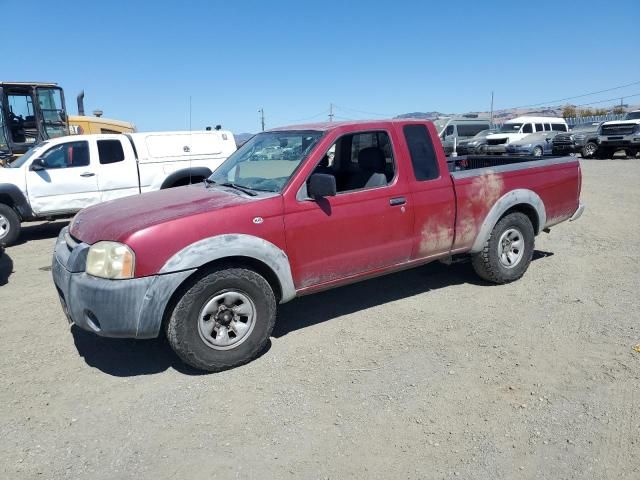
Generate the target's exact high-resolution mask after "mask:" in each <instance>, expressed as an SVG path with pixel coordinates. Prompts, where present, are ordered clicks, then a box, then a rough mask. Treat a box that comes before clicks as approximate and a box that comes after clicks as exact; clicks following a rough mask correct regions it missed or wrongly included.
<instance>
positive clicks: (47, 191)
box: [26, 140, 100, 215]
mask: <svg viewBox="0 0 640 480" xmlns="http://www.w3.org/2000/svg"><path fill="white" fill-rule="evenodd" d="M39 158H40V159H42V161H43V163H44V169H43V170H31V167H30V168H29V169H28V170H27V172H26V177H27V178H26V180H27V193H28V195H29V203H30V204H31V208H32V209H33V211H34V212H35V213H36V214H37V215H46V214H57V213H73V212H76V211H78V210H81V209H83V208H85V207H88V206H90V205H93V204H95V203H98V202H99V201H100V197H99V195H98V182H97V179H96V172H95V166H94V165H92V162H91V161H90V150H89V142H88V141H86V140H80V141H70V142H64V143H58V144H56V145H54V146H52V147H50V148H49V149H48V150H46V151H45V152H44V153H43V154H42V155H40V157H39ZM32 163H33V161H32Z"/></svg>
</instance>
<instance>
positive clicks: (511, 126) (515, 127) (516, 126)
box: [500, 123, 522, 133]
mask: <svg viewBox="0 0 640 480" xmlns="http://www.w3.org/2000/svg"><path fill="white" fill-rule="evenodd" d="M520 127H522V124H521V123H505V124H504V125H502V127H500V133H517V132H518V131H519V130H520Z"/></svg>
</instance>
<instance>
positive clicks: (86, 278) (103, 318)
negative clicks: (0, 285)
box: [52, 229, 195, 338]
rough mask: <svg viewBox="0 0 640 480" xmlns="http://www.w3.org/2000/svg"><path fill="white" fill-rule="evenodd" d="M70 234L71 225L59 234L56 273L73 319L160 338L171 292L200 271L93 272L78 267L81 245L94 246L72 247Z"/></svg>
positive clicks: (103, 330) (115, 333)
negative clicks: (118, 275) (123, 275)
mask: <svg viewBox="0 0 640 480" xmlns="http://www.w3.org/2000/svg"><path fill="white" fill-rule="evenodd" d="M65 234H66V229H64V230H63V231H62V232H61V233H60V236H59V237H58V242H57V243H56V250H55V252H54V255H53V265H52V273H53V282H54V283H55V286H56V289H57V290H58V294H59V295H60V302H61V303H62V309H63V310H64V312H65V314H66V316H67V318H68V320H69V322H70V323H73V324H75V325H77V326H78V327H80V328H82V329H84V330H88V331H90V332H94V333H96V334H98V335H101V336H104V337H130V338H154V337H157V336H158V333H159V332H160V326H161V325H162V318H163V315H164V312H165V309H166V307H167V304H168V303H169V300H170V299H171V296H172V295H173V293H174V292H175V291H176V289H177V288H178V287H179V286H180V285H181V284H182V282H184V280H185V279H186V278H187V277H189V275H191V274H192V273H193V272H194V271H195V270H186V271H181V272H175V273H168V274H164V275H154V276H150V277H143V278H134V279H130V280H107V279H103V278H97V277H93V276H91V275H87V274H86V273H84V271H73V270H74V269H77V268H78V266H77V262H75V263H76V264H74V258H75V257H78V255H77V254H76V253H75V252H76V250H77V251H80V252H82V251H83V249H84V250H86V249H87V247H88V246H87V245H86V244H77V245H76V246H75V247H74V248H73V249H72V250H70V249H69V247H68V246H67V242H66V241H65ZM85 257H86V254H85ZM67 262H70V263H67Z"/></svg>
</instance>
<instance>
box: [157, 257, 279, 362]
mask: <svg viewBox="0 0 640 480" xmlns="http://www.w3.org/2000/svg"><path fill="white" fill-rule="evenodd" d="M275 319H276V300H275V295H274V293H273V289H272V288H271V286H270V285H269V283H268V282H267V281H266V280H265V279H264V277H262V276H261V275H259V274H258V273H256V272H254V271H252V270H248V269H244V268H228V269H222V270H215V271H209V272H205V273H204V274H202V275H200V276H199V277H197V278H196V279H195V280H194V281H192V283H191V284H190V286H188V288H187V290H186V291H185V292H184V294H183V295H182V297H181V298H180V299H179V300H178V302H177V304H176V306H175V308H174V310H173V313H172V315H171V318H170V319H169V322H168V324H167V330H166V332H167V338H168V340H169V344H170V345H171V347H172V348H173V350H174V351H175V352H176V353H177V354H178V356H179V357H180V358H181V359H182V360H183V361H184V362H185V363H187V364H189V365H191V366H192V367H195V368H197V369H200V370H207V371H210V372H217V371H220V370H226V369H228V368H232V367H236V366H238V365H242V364H244V363H247V362H249V361H251V360H253V359H254V358H255V357H256V356H258V354H259V353H260V352H261V351H262V350H263V349H264V348H265V346H266V345H267V342H268V341H269V336H270V335H271V332H272V330H273V326H274V325H275Z"/></svg>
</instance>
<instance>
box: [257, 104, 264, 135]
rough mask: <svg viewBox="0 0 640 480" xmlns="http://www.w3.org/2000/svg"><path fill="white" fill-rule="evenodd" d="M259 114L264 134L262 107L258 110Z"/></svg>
mask: <svg viewBox="0 0 640 480" xmlns="http://www.w3.org/2000/svg"><path fill="white" fill-rule="evenodd" d="M258 113H259V114H260V126H261V127H262V131H263V132H264V108H263V107H260V108H259V109H258Z"/></svg>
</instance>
